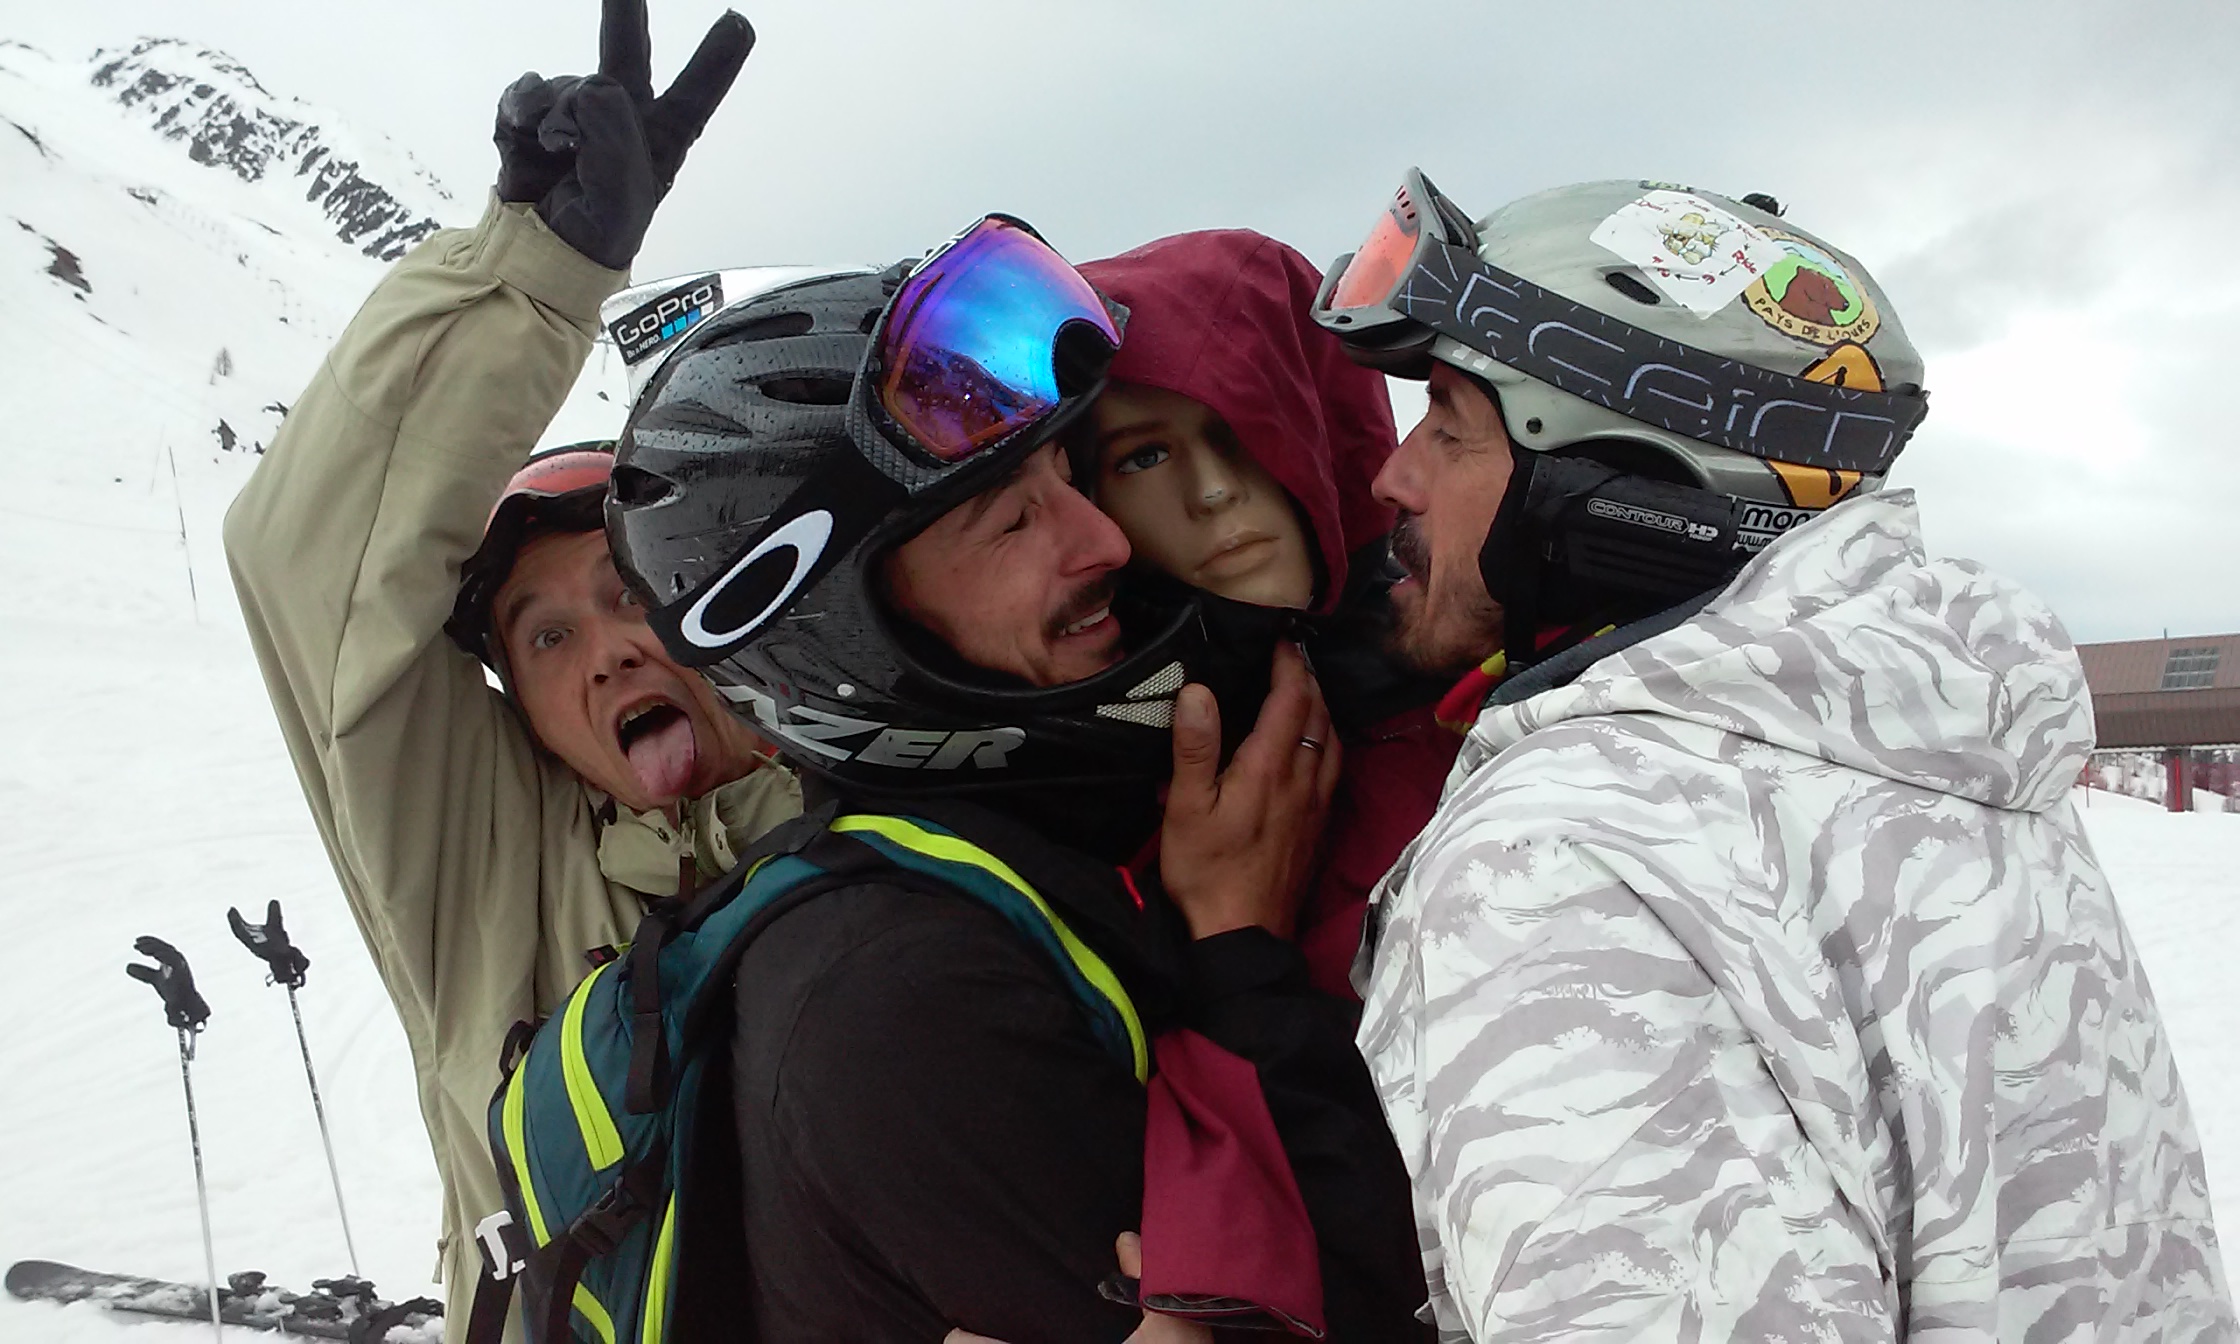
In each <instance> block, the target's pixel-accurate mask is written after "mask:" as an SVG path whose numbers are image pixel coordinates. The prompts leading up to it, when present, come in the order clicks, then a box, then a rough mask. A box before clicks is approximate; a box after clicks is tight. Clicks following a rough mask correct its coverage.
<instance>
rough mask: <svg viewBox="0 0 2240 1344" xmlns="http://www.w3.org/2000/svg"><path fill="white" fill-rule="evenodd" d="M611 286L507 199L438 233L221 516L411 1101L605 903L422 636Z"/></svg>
mask: <svg viewBox="0 0 2240 1344" xmlns="http://www.w3.org/2000/svg"><path fill="white" fill-rule="evenodd" d="M625 279H626V277H625V276H624V274H623V273H621V272H618V271H610V270H607V269H605V268H603V267H600V266H597V265H594V264H593V263H591V262H590V261H587V260H586V259H584V258H583V257H581V256H579V255H578V254H576V253H575V252H574V251H572V250H570V249H569V248H568V247H567V246H566V245H565V244H564V243H562V242H560V241H559V239H557V238H556V237H554V236H553V235H552V234H551V232H550V231H549V230H547V229H546V228H545V226H544V225H543V223H542V222H541V221H539V220H537V219H536V218H535V217H534V215H532V214H531V213H529V212H528V210H526V209H525V208H523V207H518V206H505V205H500V204H498V203H496V202H493V203H492V204H491V206H490V208H489V209H488V211H487V212H486V213H485V215H484V216H483V218H482V221H481V222H480V223H479V224H478V225H476V226H475V227H474V228H472V229H465V230H447V231H445V232H442V233H438V234H436V235H435V236H434V237H432V238H430V239H429V240H428V241H427V242H425V243H423V244H422V245H421V246H420V247H418V248H416V249H415V250H414V251H413V252H412V253H411V255H409V256H408V257H406V258H405V259H404V260H403V261H402V262H400V263H398V265H397V266H396V267H395V269H393V270H392V271H391V272H390V273H389V274H388V275H387V276H386V277H385V278H384V279H383V280H382V281H381V283H380V285H379V286H377V287H376V288H375V290H374V292H373V294H372V295H371V296H370V297H369V298H368V299H367V301H366V304H365V306H364V308H363V309H361V310H360V312H359V313H358V315H357V317H356V318H355V319H353V320H352V322H351V323H350V326H349V328H348V329H347V330H346V331H345V332H344V333H343V335H342V337H341V339H340V340H339V341H338V342H337V343H336V345H335V348H334V350H333V351H332V352H331V353H330V354H329V355H328V357H327V360H326V362H325V364H324V365H323V366H322V367H321V368H320V370H319V372H318V374H317V375H316V376H315V377H314V378H313V380H312V383H311V386H310V387H309V388H308V389H307V390H306V391H305V392H304V394H303V396H302V397H301V398H300V399H299V400H298V401H297V402H296V404H295V407H294V409H293V410H292V411H291V412H290V414H289V416H288V418H287V422H286V424H285V426H284V427H283V428H282V431H281V433H280V435H279V436H278V438H277V439H276V440H275V442H274V444H273V446H272V449H271V451H270V452H269V453H268V454H267V455H266V457H265V459H264V460H263V461H262V462H261V463H260V464H259V465H258V468H257V471H256V474H255V475H254V476H253V477H252V478H251V479H250V481H249V484H248V485H247V487H246V488H244V489H243V491H242V493H241V495H240V496H239V498H238V499H237V500H236V501H235V503H234V505H233V507H232V509H231V510H230V511H229V513H228V514H227V517H226V528H225V540H226V553H227V557H228V559H229V561H230V563H231V565H232V569H233V575H234V583H235V587H236V589H237V590H238V592H239V594H240V599H241V606H242V611H243V614H244V616H245V617H246V620H247V623H248V631H249V637H250V640H251V642H252V644H253V645H254V647H255V650H256V654H257V658H258V662H259V663H260V665H261V667H262V669H263V672H264V677H265V680H266V683H267V686H268V689H269V690H270V693H271V696H272V701H273V706H274V708H275V710H276V712H277V713H278V716H279V719H280V724H281V729H282V732H283V734H284V736H285V737H286V739H287V743H288V749H289V752H290V754H291V756H292V757H293V759H294V762H295V767H296V771H297V773H298V775H299V776H300V778H301V781H302V785H303V789H304V793H305V795H306V797H307V799H308V800H309V802H310V805H311V810H312V814H313V816H314V818H315V819H316V821H317V823H318V827H319V831H320V834H321V836H322V838H323V839H324V840H325V842H326V846H327V850H328V854H329V856H330V857H331V859H332V860H333V862H334V865H335V869H336V872H337V874H338V875H339V877H340V878H341V882H342V887H343V890H344V892H345V894H346V895H347V897H348V899H349V902H350V905H351V908H352V910H353V912H354V913H355V915H356V917H357V919H358V922H359V925H360V928H361V930H362V931H363V933H364V935H365V938H366V941H367V944H368V947H369V948H370V949H371V951H372V953H373V955H374V958H375V960H376V962H377V964H378V965H379V968H380V971H381V974H382V978H383V979H384V981H385V982H386V983H387V985H388V987H389V991H390V993H391V995H392V997H393V998H394V999H395V1000H396V1004H397V1009H398V1012H399V1014H400V1016H401V1017H402V1018H403V1020H404V1026H405V1030H406V1034H407V1037H408V1038H409V1040H410V1042H411V1045H412V1048H413V1055H414V1059H415V1063H416V1065H417V1066H418V1068H419V1069H420V1071H421V1074H422V1087H423V1091H424V1094H425V1093H426V1092H427V1090H428V1088H429V1086H430V1082H431V1077H430V1075H431V1073H432V1072H436V1071H441V1070H442V1069H443V1068H444V1058H443V1057H444V1056H446V1055H450V1054H455V1053H461V1052H467V1051H479V1050H482V1049H484V1048H486V1046H487V1042H486V1041H484V1040H483V1039H482V1038H483V1037H484V1036H485V1035H486V1034H487V1031H489V1030H495V1031H496V1032H499V1033H502V1032H503V1030H504V1026H505V1024H506V1023H507V1022H508V1021H510V1020H511V1019H512V1017H513V1016H519V1015H521V1010H522V1009H523V1008H526V1007H528V1006H529V1005H530V1004H531V1002H532V1000H533V999H534V998H535V997H537V996H538V989H539V984H538V982H539V979H540V977H542V978H543V979H550V978H552V976H553V975H554V974H555V970H556V968H554V967H551V966H543V965H540V964H539V959H540V955H541V956H542V957H543V959H544V960H547V961H549V960H550V959H551V956H552V954H551V953H550V952H549V950H548V945H549V944H551V943H552V942H553V940H554V937H564V936H566V935H567V934H569V933H572V932H574V931H573V930H556V929H548V928H545V927H544V926H545V925H546V924H547V923H549V922H550V916H551V913H552V911H553V909H555V908H559V907H566V906H573V905H577V904H580V902H578V901H576V900H575V899H574V898H575V896H577V895H581V894H585V893H584V892H582V891H579V890H578V889H579V888H581V889H586V890H591V889H596V890H599V891H601V892H603V884H599V883H598V882H597V869H596V860H595V839H594V837H592V835H591V833H590V823H589V820H588V818H587V817H586V816H585V813H586V809H585V808H584V806H583V804H582V795H581V791H580V790H581V786H580V784H578V783H577V781H576V780H575V779H574V777H573V776H572V775H570V774H568V773H567V772H566V771H565V770H564V769H563V768H562V767H560V766H558V765H557V764H556V763H554V762H552V761H550V760H549V759H547V758H546V757H544V756H543V755H542V754H541V753H540V752H539V751H538V750H537V749H536V748H535V747H534V745H533V744H532V743H531V742H530V740H529V738H528V736H527V733H526V731H525V729H524V728H523V726H522V725H521V723H520V721H519V720H518V718H517V717H516V716H515V714H514V713H513V711H512V710H511V708H510V707H509V706H507V705H506V704H505V703H504V701H503V700H502V699H501V698H499V697H498V696H497V695H496V694H495V693H494V692H492V691H491V690H490V689H489V688H488V686H487V685H486V683H485V681H484V678H483V673H482V669H481V666H480V665H479V664H478V663H476V662H475V661H474V660H473V659H471V658H469V657H468V656H467V655H465V654H463V653H461V652H459V651H458V649H456V648H455V647H454V646H453V645H452V644H451V643H450V642H449V640H448V639H446V638H445V636H444V635H443V633H442V626H443V622H444V620H445V618H446V617H447V616H448V614H449V612H450V608H451V603H452V600H453V597H454V594H455V592H456V589H457V581H458V571H459V566H460V564H461V563H462V561H463V560H464V559H465V558H466V557H467V556H468V555H469V554H471V553H472V551H473V549H474V547H475V546H476V545H477V544H478V542H479V540H480V536H481V531H482V525H483V522H484V519H485V518H486V517H487V515H488V512H489V510H490V507H491V504H492V503H493V501H494V500H495V499H496V497H497V495H498V492H499V491H500V490H501V489H502V488H503V486H504V483H505V481H506V479H507V478H508V477H509V476H510V475H511V473H512V472H513V471H514V470H516V469H517V468H518V467H519V466H520V464H521V462H522V461H523V459H524V458H525V457H526V456H527V454H528V452H529V450H530V448H531V447H532V445H533V444H534V443H535V441H536V438H537V435H538V434H539V433H540V432H541V431H542V430H543V428H544V426H545V425H546V424H547V422H548V421H549V420H550V419H551V417H552V415H553V414H554V412H555V411H556V410H557V409H558V407H559V405H560V403H561V401H562V399H563V398H564V397H565V396H566V394H567V392H568V389H569V387H570V386H571V385H572V383H573V382H574V379H575V376H576V374H577V372H578V371H579V370H580V368H581V367H582V364H583V360H584V358H585V356H586V355H587V354H588V353H589V351H590V349H591V343H592V338H593V335H594V332H595V330H596V319H597V312H598V305H599V303H600V301H601V300H602V299H603V298H604V297H605V296H606V295H608V294H610V293H612V292H613V291H614V290H615V289H616V288H618V287H619V286H620V285H621V284H622V283H623V282H624V280H625ZM576 831H581V832H582V833H581V834H574V833H573V832H576ZM579 870H580V871H579ZM587 884H596V886H595V887H587ZM599 904H601V905H603V904H604V902H599ZM547 935H552V936H550V937H548V936H547ZM584 945H585V944H583V943H577V944H576V946H577V948H578V950H579V952H580V948H581V947H582V946H584ZM439 1008H440V1012H439ZM439 1016H441V1017H443V1018H444V1019H445V1020H446V1022H447V1023H449V1024H454V1025H447V1026H446V1028H445V1031H444V1033H443V1035H442V1037H440V1038H439V1036H438V1034H437V1019H438V1017H439ZM492 1019H494V1020H495V1023H496V1025H495V1028H494V1029H493V1028H489V1027H488V1023H489V1022H490V1021H491V1020H492ZM461 1025H463V1026H464V1027H465V1030H464V1031H463V1033H462V1032H461V1030H460V1029H459V1027H460V1026H461ZM491 1059H492V1060H493V1061H494V1059H495V1056H494V1055H493V1056H491ZM488 1067H490V1068H492V1069H493V1070H494V1063H493V1064H491V1065H489V1066H488ZM433 1123H434V1117H432V1116H431V1124H433ZM438 1142H439V1146H440V1144H441V1139H440V1138H439V1140H438Z"/></svg>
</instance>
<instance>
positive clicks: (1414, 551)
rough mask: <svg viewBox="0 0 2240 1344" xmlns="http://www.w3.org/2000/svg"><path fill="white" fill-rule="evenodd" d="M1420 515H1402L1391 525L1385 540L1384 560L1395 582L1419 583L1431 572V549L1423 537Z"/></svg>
mask: <svg viewBox="0 0 2240 1344" xmlns="http://www.w3.org/2000/svg"><path fill="white" fill-rule="evenodd" d="M1419 517H1420V515H1418V514H1413V513H1403V514H1401V515H1400V520H1399V521H1398V522H1397V523H1395V524H1393V527H1392V535H1391V536H1390V537H1388V538H1386V540H1385V548H1386V558H1387V559H1388V560H1389V561H1390V562H1391V567H1392V569H1393V570H1395V571H1397V572H1396V573H1394V575H1393V578H1394V580H1395V581H1396V582H1405V581H1406V580H1408V579H1415V580H1417V581H1419V582H1420V581H1421V580H1422V579H1423V576H1424V575H1425V574H1427V573H1429V572H1430V570H1431V554H1430V552H1431V548H1430V545H1429V544H1428V543H1427V542H1425V540H1424V537H1423V524H1422V523H1421V522H1420V521H1418V519H1419Z"/></svg>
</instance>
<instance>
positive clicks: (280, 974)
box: [226, 901, 311, 989]
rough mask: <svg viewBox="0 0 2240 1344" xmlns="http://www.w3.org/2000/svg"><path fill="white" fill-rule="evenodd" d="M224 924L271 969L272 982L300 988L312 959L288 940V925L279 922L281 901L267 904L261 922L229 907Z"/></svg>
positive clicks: (252, 953) (251, 952)
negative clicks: (247, 918) (242, 915)
mask: <svg viewBox="0 0 2240 1344" xmlns="http://www.w3.org/2000/svg"><path fill="white" fill-rule="evenodd" d="M226 923H228V924H230V925H232V926H233V936H234V937H236V938H239V939H240V940H241V945H242V946H243V947H246V948H248V949H249V952H250V954H251V955H253V956H255V957H257V958H258V959H259V960H261V961H263V962H264V964H265V965H266V966H268V967H270V968H271V970H272V982H273V983H274V984H276V985H286V986H287V987H288V988H290V989H299V988H301V987H302V985H303V973H304V972H305V971H306V970H309V969H310V967H311V958H309V957H307V956H305V955H304V954H303V951H302V949H301V948H298V947H297V946H296V945H295V944H293V943H291V942H289V941H288V929H287V926H286V925H284V924H282V923H281V922H280V902H278V901H271V902H268V903H266V905H265V908H264V923H262V924H251V923H250V922H249V921H248V920H245V919H243V918H242V917H241V912H240V911H239V910H236V909H234V908H233V907H231V906H228V907H227V908H226Z"/></svg>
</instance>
